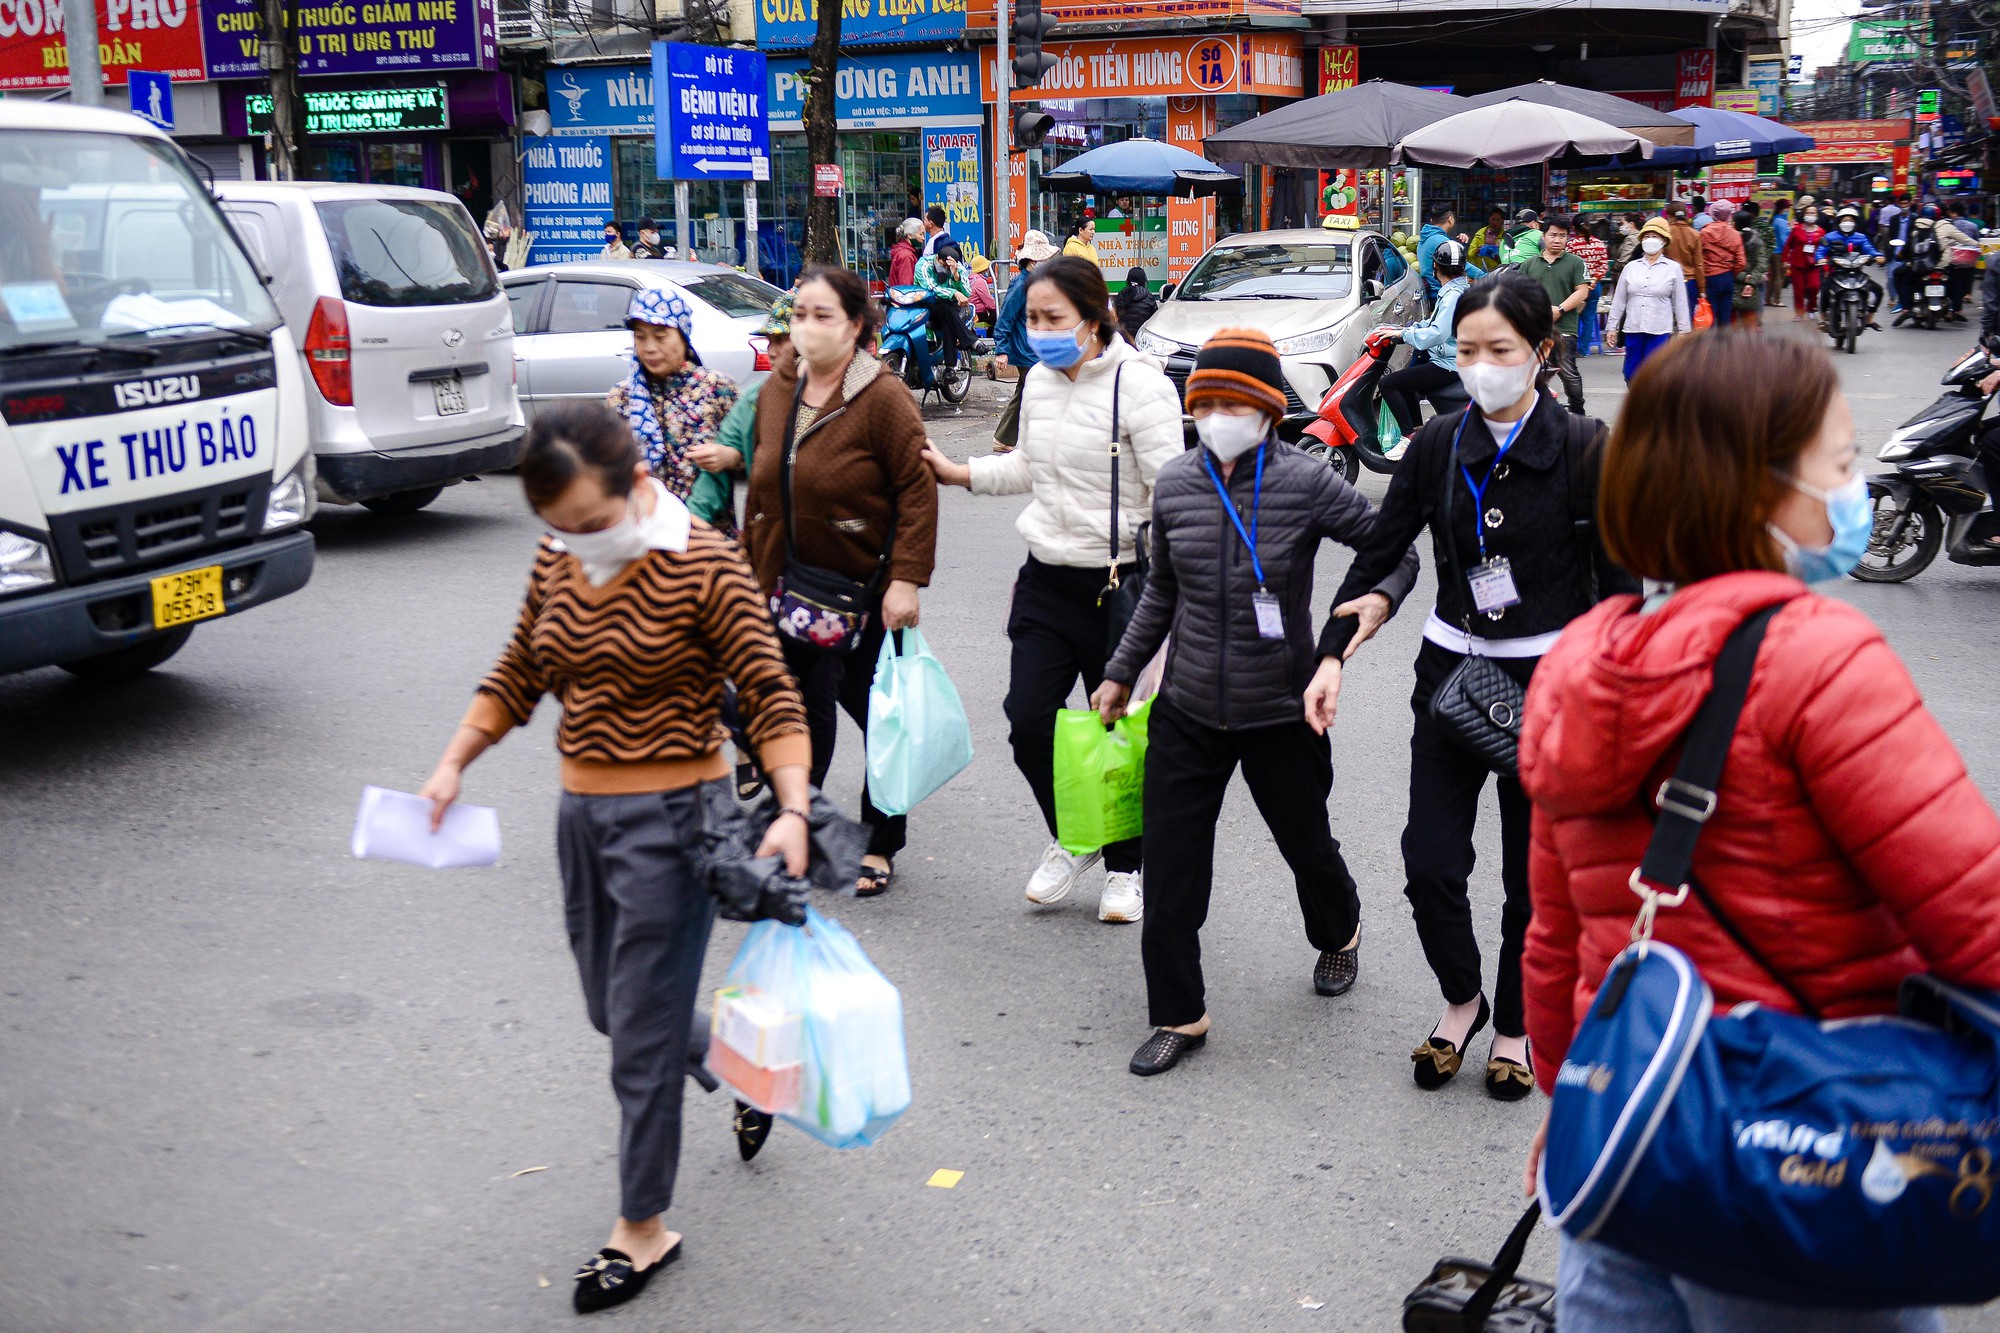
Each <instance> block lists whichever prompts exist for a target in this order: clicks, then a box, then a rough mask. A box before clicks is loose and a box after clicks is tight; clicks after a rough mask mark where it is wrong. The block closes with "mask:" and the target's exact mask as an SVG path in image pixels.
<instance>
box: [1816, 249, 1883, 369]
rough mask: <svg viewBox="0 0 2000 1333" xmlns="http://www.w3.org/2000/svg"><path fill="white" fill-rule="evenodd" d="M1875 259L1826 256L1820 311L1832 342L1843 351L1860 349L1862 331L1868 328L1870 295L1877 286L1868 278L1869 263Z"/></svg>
mask: <svg viewBox="0 0 2000 1333" xmlns="http://www.w3.org/2000/svg"><path fill="white" fill-rule="evenodd" d="M1874 262H1875V261H1874V260H1872V259H1870V258H1869V257H1868V256H1867V255H1853V254H1846V255H1835V254H1830V255H1828V256H1827V257H1826V282H1825V283H1824V284H1823V285H1822V286H1821V288H1820V294H1819V313H1820V318H1821V319H1823V320H1825V321H1826V331H1827V333H1828V335H1829V336H1831V337H1832V339H1833V345H1834V346H1835V347H1837V348H1839V349H1840V350H1841V351H1843V352H1855V351H1859V350H1860V348H1859V343H1860V341H1861V330H1863V329H1865V328H1867V327H1868V297H1869V293H1870V291H1871V290H1872V289H1873V288H1874V286H1875V284H1874V283H1873V282H1871V281H1869V279H1868V266H1869V265H1870V264H1872V263H1874Z"/></svg>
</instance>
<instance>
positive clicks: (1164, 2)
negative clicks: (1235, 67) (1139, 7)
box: [965, 0, 1300, 29]
mask: <svg viewBox="0 0 2000 1333" xmlns="http://www.w3.org/2000/svg"><path fill="white" fill-rule="evenodd" d="M993 6H994V0H968V3H967V4H966V6H965V26H966V27H968V28H989V29H990V28H991V27H993V24H994V18H993ZM1145 8H1146V19H1147V21H1148V22H1153V23H1162V22H1167V23H1172V22H1179V23H1189V22H1204V23H1205V22H1213V21H1217V20H1222V19H1239V18H1289V19H1296V18H1298V17H1299V14H1300V4H1299V0H1146V6H1145ZM1042 12H1043V13H1044V14H1047V15H1048V16H1049V17H1050V18H1053V19H1060V20H1061V21H1062V22H1064V23H1129V22H1131V21H1132V4H1131V0H1124V2H1123V3H1120V2H1119V0H1042Z"/></svg>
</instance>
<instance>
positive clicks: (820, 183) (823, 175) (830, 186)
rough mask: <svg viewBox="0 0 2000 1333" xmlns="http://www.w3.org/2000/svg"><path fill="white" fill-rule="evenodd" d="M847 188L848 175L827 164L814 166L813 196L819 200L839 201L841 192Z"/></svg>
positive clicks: (818, 163) (822, 163) (819, 163)
mask: <svg viewBox="0 0 2000 1333" xmlns="http://www.w3.org/2000/svg"><path fill="white" fill-rule="evenodd" d="M846 188H847V174H846V173H845V172H844V171H842V170H841V169H840V168H839V167H837V166H833V165H831V164H829V163H826V162H816V163H814V164H813V196H814V197H815V198H819V199H838V198H839V197H840V192H841V191H842V190H845V189H846Z"/></svg>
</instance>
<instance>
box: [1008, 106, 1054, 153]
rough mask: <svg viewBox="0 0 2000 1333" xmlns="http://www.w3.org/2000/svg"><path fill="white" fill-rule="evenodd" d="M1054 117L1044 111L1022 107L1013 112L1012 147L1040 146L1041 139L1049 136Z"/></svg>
mask: <svg viewBox="0 0 2000 1333" xmlns="http://www.w3.org/2000/svg"><path fill="white" fill-rule="evenodd" d="M1055 123H1056V118H1055V117H1054V116H1051V115H1050V114H1049V113H1048V112H1046V111H1030V110H1027V109H1025V108H1024V109H1022V110H1020V111H1016V112H1015V113H1014V147H1015V148H1016V149H1022V148H1040V147H1041V146H1042V140H1044V139H1046V138H1048V137H1049V131H1050V130H1051V129H1052V128H1054V126H1055Z"/></svg>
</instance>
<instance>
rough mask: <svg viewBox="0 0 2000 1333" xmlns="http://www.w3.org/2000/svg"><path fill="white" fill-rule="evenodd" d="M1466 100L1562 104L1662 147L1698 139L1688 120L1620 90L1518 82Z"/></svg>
mask: <svg viewBox="0 0 2000 1333" xmlns="http://www.w3.org/2000/svg"><path fill="white" fill-rule="evenodd" d="M1465 100H1466V102H1467V103H1468V105H1469V106H1491V105H1493V104H1494V103H1495V102H1507V101H1521V102H1540V103H1541V104H1542V105H1543V106H1559V107H1561V108H1562V109H1563V110H1565V111H1575V112H1577V113H1579V114H1581V115H1585V116H1589V117H1591V118H1592V119H1594V120H1601V121H1603V122H1604V123H1605V124H1607V125H1616V126H1617V127H1618V128H1619V129H1621V130H1630V131H1632V133H1634V134H1636V135H1638V136H1639V137H1640V138H1641V139H1645V140H1647V141H1648V142H1650V143H1656V144H1658V145H1660V147H1662V148H1666V147H1669V146H1673V147H1681V148H1685V147H1687V146H1688V145H1690V144H1692V143H1693V142H1694V136H1693V135H1692V134H1689V133H1688V132H1687V131H1686V130H1685V129H1683V128H1682V125H1683V123H1684V122H1683V121H1682V120H1681V118H1680V117H1679V116H1674V115H1669V114H1668V113H1667V112H1665V111H1655V110H1653V109H1652V108H1651V107H1644V106H1640V105H1639V104H1638V103H1637V102H1632V101H1627V100H1626V99H1625V98H1623V97H1620V96H1618V95H1617V94H1616V93H1600V92H1596V91H1594V90H1592V89H1589V88H1572V87H1570V86H1569V85H1568V84H1566V83H1556V82H1553V81H1551V80H1549V79H1542V80H1539V81H1538V82H1535V83H1522V84H1516V85H1515V86H1514V87H1512V88H1502V89H1500V90H1499V91H1498V92H1492V93H1481V94H1479V95H1478V96H1477V97H1468V98H1466V99H1465Z"/></svg>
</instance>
